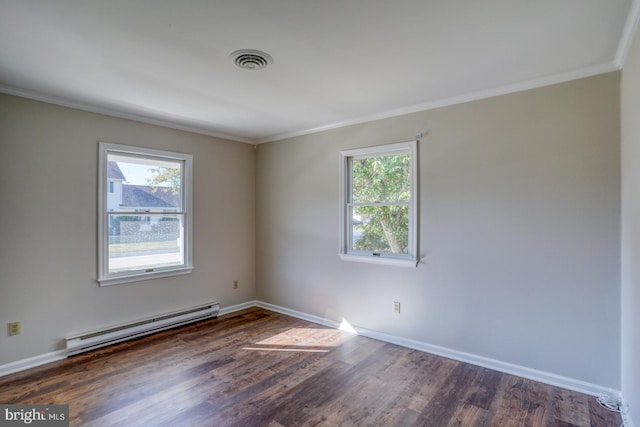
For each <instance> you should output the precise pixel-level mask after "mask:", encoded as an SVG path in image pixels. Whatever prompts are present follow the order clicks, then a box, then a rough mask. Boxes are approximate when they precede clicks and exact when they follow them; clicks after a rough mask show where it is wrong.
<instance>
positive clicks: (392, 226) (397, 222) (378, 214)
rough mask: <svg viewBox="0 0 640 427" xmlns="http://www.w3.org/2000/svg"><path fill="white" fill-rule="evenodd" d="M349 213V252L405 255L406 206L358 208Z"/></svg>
mask: <svg viewBox="0 0 640 427" xmlns="http://www.w3.org/2000/svg"><path fill="white" fill-rule="evenodd" d="M352 212H353V215H352V220H351V248H350V249H351V250H356V251H367V252H386V253H397V254H407V253H408V247H409V206H405V205H401V206H357V207H354V208H353V209H352Z"/></svg>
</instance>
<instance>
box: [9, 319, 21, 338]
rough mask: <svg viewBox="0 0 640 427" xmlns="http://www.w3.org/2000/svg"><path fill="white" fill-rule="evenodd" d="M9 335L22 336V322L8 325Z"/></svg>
mask: <svg viewBox="0 0 640 427" xmlns="http://www.w3.org/2000/svg"><path fill="white" fill-rule="evenodd" d="M7 335H9V336H12V335H20V322H9V323H7Z"/></svg>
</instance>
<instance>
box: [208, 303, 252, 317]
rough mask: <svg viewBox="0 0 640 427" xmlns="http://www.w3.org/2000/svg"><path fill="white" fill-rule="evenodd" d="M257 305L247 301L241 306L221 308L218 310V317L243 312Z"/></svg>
mask: <svg viewBox="0 0 640 427" xmlns="http://www.w3.org/2000/svg"><path fill="white" fill-rule="evenodd" d="M257 305H258V302H257V301H247V302H243V303H241V304H236V305H230V306H229V307H223V308H221V309H220V312H219V313H218V316H224V315H225V314H229V313H235V312H236V311H240V310H245V309H247V308H251V307H256V306H257Z"/></svg>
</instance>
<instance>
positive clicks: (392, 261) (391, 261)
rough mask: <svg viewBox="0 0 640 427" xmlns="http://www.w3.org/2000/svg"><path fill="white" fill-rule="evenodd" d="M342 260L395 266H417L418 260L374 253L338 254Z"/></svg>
mask: <svg viewBox="0 0 640 427" xmlns="http://www.w3.org/2000/svg"><path fill="white" fill-rule="evenodd" d="M338 256H339V257H340V259H341V260H342V261H351V262H364V263H369V264H379V265H395V266H397V267H413V268H416V267H418V260H415V259H407V258H389V257H380V256H374V255H352V254H338Z"/></svg>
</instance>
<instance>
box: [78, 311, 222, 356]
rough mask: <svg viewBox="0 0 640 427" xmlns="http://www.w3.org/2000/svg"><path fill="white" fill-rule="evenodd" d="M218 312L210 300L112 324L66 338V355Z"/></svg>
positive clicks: (201, 318) (215, 314) (185, 322)
mask: <svg viewBox="0 0 640 427" xmlns="http://www.w3.org/2000/svg"><path fill="white" fill-rule="evenodd" d="M219 312H220V306H219V305H218V303H215V302H212V303H209V304H205V305H201V306H198V307H191V308H187V309H184V310H180V311H175V312H172V313H166V314H162V315H158V316H154V317H150V318H148V319H142V320H138V321H135V322H131V323H127V324H125V325H119V326H113V327H110V328H106V329H101V330H99V331H94V332H88V333H86V334H81V335H76V336H73V337H69V338H67V339H66V342H67V356H72V355H74V354H78V353H83V352H85V351H89V350H93V349H96V348H100V347H104V346H107V345H111V344H115V343H118V342H121V341H126V340H130V339H133V338H138V337H141V336H144V335H149V334H153V333H155V332H159V331H163V330H165V329H170V328H175V327H176V326H181V325H186V324H187V323H192V322H196V321H198V320H203V319H208V318H210V317H216V316H217V315H218V313H219Z"/></svg>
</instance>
